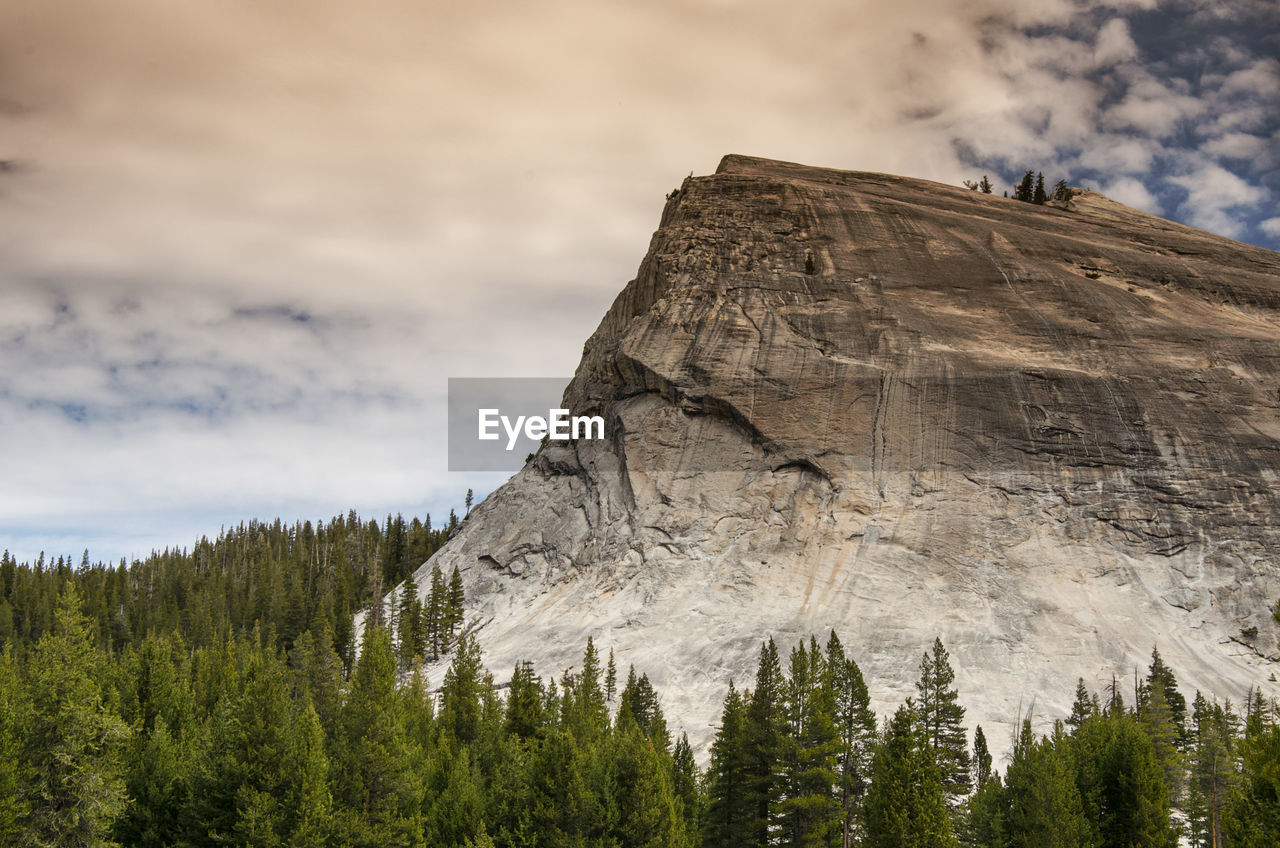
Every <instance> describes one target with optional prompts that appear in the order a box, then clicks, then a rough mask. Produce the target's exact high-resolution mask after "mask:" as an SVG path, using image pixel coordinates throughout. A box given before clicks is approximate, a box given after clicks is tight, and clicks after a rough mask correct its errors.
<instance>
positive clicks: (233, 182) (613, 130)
mask: <svg viewBox="0 0 1280 848" xmlns="http://www.w3.org/2000/svg"><path fill="white" fill-rule="evenodd" d="M1216 8H1218V7H1215V9H1216ZM1221 9H1222V11H1221V14H1218V13H1217V12H1215V17H1213V18H1212V19H1211V20H1210V19H1208V18H1206V19H1205V20H1206V21H1207V23H1206V24H1205V25H1204V26H1205V27H1207V28H1209V29H1211V30H1212V31H1213V32H1214V33H1217V32H1218V29H1214V28H1221V27H1222V26H1225V24H1223V23H1222V22H1223V21H1230V20H1231V19H1232V16H1235V17H1236V18H1238V17H1240V16H1241V15H1258V14H1261V12H1260V11H1259V8H1258V7H1256V6H1250V5H1249V4H1247V3H1244V4H1243V5H1242V4H1241V3H1240V2H1235V3H1223V4H1221ZM1140 10H1146V11H1143V12H1142V14H1141V15H1138V14H1137V12H1138V11H1140ZM1161 15H1162V11H1161V10H1157V9H1155V8H1154V3H1153V2H1152V0H1132V2H1131V0H1112V2H1086V0H975V2H972V3H963V4H959V3H957V4H938V3H936V2H933V0H902V2H899V3H894V4H890V5H887V6H886V5H884V4H873V3H870V2H866V0H862V2H854V3H848V2H836V0H830V2H820V3H814V4H808V5H806V6H805V7H804V9H803V11H797V9H796V8H793V7H791V6H788V5H786V4H784V3H781V2H759V3H737V2H726V1H725V0H694V2H689V0H679V2H677V0H655V2H653V3H648V4H600V3H592V2H587V0H550V2H546V3H540V4H537V5H536V6H534V5H529V4H511V3H501V2H497V0H479V2H478V3H474V4H470V5H457V4H454V5H447V4H444V5H442V4H426V3H412V2H406V0H375V2H373V3H369V4H364V5H361V6H360V7H359V8H356V7H354V6H353V5H352V4H350V3H348V2H340V0H305V2H304V0H278V2H272V3H258V2H252V0H222V2H218V3H204V4H200V3H196V4H190V3H188V4H172V3H170V4H165V3H154V2H151V0H118V2H116V3H114V4H113V6H112V14H111V15H107V16H104V15H102V14H101V10H100V8H99V4H96V3H93V2H90V0H60V2H57V3H34V4H26V5H25V6H24V7H23V8H22V10H21V13H20V14H11V15H9V16H8V18H9V20H7V21H6V26H5V27H4V28H2V29H0V57H2V59H3V71H4V72H3V73H2V74H0V161H3V162H13V163H16V165H15V166H14V167H12V168H8V169H4V170H3V171H0V251H2V252H3V255H4V256H5V262H4V265H3V268H0V424H2V425H3V427H4V430H3V432H4V433H5V439H4V440H3V442H0V465H2V466H3V467H5V468H6V476H5V480H4V482H3V483H0V514H5V515H11V514H12V515H14V516H20V517H21V522H22V526H21V527H19V528H14V527H6V532H11V533H14V534H15V538H16V534H19V533H21V534H22V538H23V539H25V540H28V541H24V542H23V544H24V545H29V544H35V542H34V541H31V540H35V539H37V536H38V533H50V534H53V535H55V536H58V538H64V537H65V538H68V539H69V538H72V537H71V536H69V535H66V534H63V535H58V534H57V533H55V530H56V529H57V528H58V527H59V526H63V525H71V526H75V527H78V528H82V530H81V531H80V532H81V537H80V538H82V540H83V541H85V543H86V544H89V546H90V547H94V548H95V552H97V543H96V542H94V541H93V540H95V539H97V540H100V541H101V544H102V545H103V546H105V550H104V551H103V553H106V554H110V553H112V552H113V551H116V550H118V549H119V545H121V544H122V542H121V541H120V539H121V536H120V530H119V528H121V527H126V526H127V527H131V528H135V530H134V531H132V532H134V533H135V534H136V535H135V536H134V537H133V538H139V539H141V538H146V539H154V538H157V535H155V534H148V533H146V532H144V531H145V528H146V527H148V526H152V527H164V526H169V527H172V528H173V532H174V533H178V532H179V531H181V532H182V533H187V532H189V530H190V528H191V527H193V526H197V525H198V520H197V519H198V517H199V516H201V515H205V516H208V517H209V520H211V521H212V520H213V519H214V518H215V517H216V518H217V520H218V521H222V520H224V518H225V519H226V520H238V519H239V518H240V517H243V516H244V515H245V514H246V513H250V514H263V511H267V512H268V513H271V512H279V513H283V514H285V515H286V516H287V515H290V514H313V513H314V511H316V510H320V511H324V510H342V509H345V508H346V507H347V506H352V505H354V506H357V507H362V508H363V505H366V504H368V505H371V506H373V507H376V508H377V509H386V508H390V507H392V506H394V505H395V504H403V505H405V508H406V509H408V508H418V507H423V506H430V508H432V509H435V510H437V511H439V510H440V509H441V508H443V509H444V511H447V505H448V500H447V498H448V494H447V493H448V492H455V493H456V492H459V491H463V490H465V488H467V487H468V486H469V485H470V486H473V487H474V488H476V489H477V490H481V491H483V490H484V489H485V488H487V487H489V486H491V485H492V484H493V481H492V480H487V481H482V480H479V479H478V478H476V479H473V478H458V477H450V476H448V475H446V474H444V473H443V472H442V471H440V470H438V468H442V467H443V461H442V458H443V455H444V450H443V444H442V434H443V414H442V413H441V414H440V416H439V420H438V422H437V418H436V413H437V411H438V410H437V406H438V405H439V404H440V403H442V397H443V386H444V380H445V378H447V377H449V376H482V375H502V376H507V375H510V376H543V375H564V376H565V377H567V376H568V375H569V374H570V373H571V372H572V370H573V368H574V367H575V366H576V364H577V360H578V357H579V356H580V353H581V345H582V341H583V340H584V339H585V338H586V337H587V336H588V335H589V334H590V332H591V331H592V330H593V329H594V327H595V325H596V323H597V322H598V320H599V318H600V316H601V315H602V314H603V312H604V311H605V309H607V307H608V305H609V303H610V302H611V300H612V299H613V297H614V296H615V295H616V293H617V292H618V290H619V289H621V287H622V286H623V285H624V284H625V283H626V281H627V280H628V279H629V278H630V277H631V276H632V275H633V274H634V272H635V268H636V265H637V263H638V261H639V259H640V257H641V255H642V253H643V251H644V248H645V245H646V244H647V241H648V238H649V235H650V233H651V232H652V231H653V229H654V227H655V226H656V223H657V219H658V215H659V212H660V210H661V206H662V197H663V195H664V194H665V193H666V192H667V191H669V190H670V189H672V188H674V187H675V186H676V185H677V184H678V183H679V181H680V180H681V179H682V178H683V177H684V176H685V175H686V174H687V173H689V172H690V171H693V172H696V173H706V172H709V171H710V170H711V169H712V168H714V166H715V164H716V162H717V161H718V160H719V158H720V156H721V155H723V154H724V153H728V152H743V153H750V154H756V155H763V156H774V157H778V158H783V159H790V160H794V161H803V162H810V163H815V164H825V165H830V166H833V167H846V168H852V169H862V170H880V171H889V172H896V173H904V174H910V175H914V176H920V177H926V178H931V179H937V180H941V181H946V182H951V183H958V182H959V181H960V179H962V178H966V177H972V176H975V171H976V172H978V173H981V172H984V171H985V172H989V173H991V175H992V177H993V179H995V180H996V182H997V183H998V184H999V183H1000V182H1007V181H1009V180H1010V179H1012V178H1014V177H1016V176H1017V175H1019V174H1020V173H1021V172H1022V170H1024V169H1025V168H1027V167H1034V168H1036V169H1037V170H1044V171H1045V173H1046V175H1047V176H1048V175H1063V176H1068V175H1070V176H1072V177H1073V178H1075V179H1076V181H1081V180H1084V179H1088V180H1091V181H1092V182H1093V184H1097V185H1102V186H1104V187H1106V189H1107V190H1109V191H1110V192H1111V193H1112V194H1113V196H1115V197H1117V199H1120V200H1122V201H1123V202H1128V203H1131V204H1133V205H1137V206H1140V207H1142V208H1147V209H1151V210H1155V209H1160V208H1165V209H1172V210H1174V212H1175V213H1176V214H1178V215H1182V216H1184V218H1185V219H1186V220H1189V221H1192V222H1193V223H1197V224H1200V225H1205V226H1211V227H1215V228H1220V229H1219V231H1221V232H1226V233H1230V234H1240V233H1241V232H1244V231H1246V230H1247V227H1246V223H1245V222H1246V219H1247V218H1248V217H1249V215H1251V214H1252V215H1253V217H1254V218H1260V217H1261V216H1260V214H1257V213H1256V211H1251V209H1250V204H1251V203H1252V204H1253V205H1254V206H1255V207H1259V208H1260V207H1262V206H1263V205H1264V204H1265V201H1266V199H1267V198H1268V197H1270V194H1268V193H1267V192H1269V191H1270V190H1271V189H1268V188H1265V187H1257V186H1260V185H1261V183H1260V181H1259V180H1256V179H1253V177H1252V176H1251V173H1252V172H1250V171H1248V169H1249V168H1253V167H1255V163H1257V162H1259V161H1261V160H1260V159H1259V158H1258V157H1256V156H1255V157H1252V158H1249V157H1247V156H1246V155H1245V154H1246V153H1247V151H1248V150H1250V149H1253V148H1252V147H1251V146H1250V145H1254V146H1256V145H1257V144H1258V142H1256V141H1250V139H1262V140H1263V142H1264V146H1265V145H1270V146H1271V147H1272V148H1274V144H1273V142H1274V140H1275V136H1274V135H1273V133H1274V132H1275V121H1274V114H1275V110H1274V109H1273V108H1272V107H1273V106H1274V101H1273V99H1268V98H1274V92H1273V89H1272V88H1269V87H1268V86H1271V85H1272V84H1273V79H1274V76H1275V63H1274V61H1269V60H1267V59H1263V58H1259V57H1261V56H1265V55H1266V54H1265V51H1263V50H1260V49H1258V45H1256V44H1254V43H1252V42H1248V41H1247V39H1245V40H1233V39H1230V38H1225V40H1224V38H1217V39H1215V38H1208V37H1206V39H1205V40H1204V41H1203V43H1202V44H1197V45H1196V46H1195V48H1194V51H1192V52H1194V53H1195V55H1192V53H1191V52H1188V48H1187V47H1186V41H1185V39H1182V38H1178V39H1172V40H1171V41H1168V42H1166V41H1163V40H1162V39H1161V38H1154V37H1153V35H1152V32H1151V31H1150V26H1152V24H1151V22H1152V21H1156V22H1157V23H1158V22H1159V21H1162V20H1164V19H1163V18H1162V17H1161ZM1178 23H1179V24H1180V23H1181V22H1180V21H1179V22H1178ZM1170 26H1172V23H1171V24H1170ZM1254 28H1255V29H1258V30H1261V29H1263V28H1262V27H1254ZM1177 31H1179V32H1180V30H1177ZM1157 35H1159V34H1158V33H1157ZM1169 43H1174V44H1176V45H1177V46H1176V48H1170V47H1168V46H1167V45H1168V44H1169ZM659 47H660V48H661V50H662V53H663V55H664V57H665V58H664V59H663V61H661V62H655V61H653V55H654V51H655V49H657V48H659ZM1195 51H1198V52H1195ZM1184 53H1186V54H1187V55H1186V56H1183V54H1184ZM1196 68H1203V69H1207V70H1206V71H1204V72H1203V73H1200V72H1198V71H1194V69H1196ZM1201 77H1203V80H1202V79H1201ZM1269 109H1271V111H1268V110H1269ZM1269 116H1271V117H1269ZM1193 124H1194V127H1195V128H1197V131H1196V132H1191V131H1190V129H1189V127H1190V126H1191V125H1193ZM1191 136H1194V140H1193V141H1187V138H1188V137H1191ZM1196 144H1199V145H1201V147H1202V149H1201V150H1196V149H1193V146H1194V145H1196ZM1228 165H1229V166H1230V167H1227V166H1228ZM1256 167H1262V166H1256ZM1169 168H1175V169H1177V170H1176V171H1175V173H1176V174H1177V175H1178V180H1179V181H1174V182H1169V181H1167V180H1164V179H1163V175H1164V174H1165V172H1166V171H1167V169H1169ZM1214 169H1217V170H1214ZM1224 175H1226V176H1224ZM1240 175H1243V176H1240ZM1228 177H1233V178H1235V179H1236V180H1237V181H1238V183H1239V185H1234V184H1233V185H1230V186H1228V192H1229V193H1230V198H1225V197H1224V195H1223V194H1221V192H1220V191H1217V190H1215V189H1214V188H1212V187H1213V186H1219V187H1220V186H1222V185H1225V184H1226V182H1225V181H1226V180H1227V178H1228ZM1245 177H1249V179H1248V180H1246V179H1245ZM1241 185H1243V186H1246V187H1247V186H1250V185H1254V186H1255V191H1254V193H1249V192H1247V191H1240V190H1239V188H1240V186H1241ZM1170 188H1173V189H1174V190H1176V191H1177V192H1178V196H1177V197H1172V196H1166V194H1167V190H1168V189H1170ZM1143 192H1145V194H1144V193H1143ZM1183 192H1185V197H1184V196H1183ZM1251 198H1252V199H1251ZM1242 228H1244V229H1242ZM1253 231H1256V232H1261V233H1270V232H1271V230H1269V229H1267V228H1266V227H1265V226H1262V225H1261V224H1259V225H1258V228H1257V229H1256V230H1253ZM433 422H435V423H433ZM437 466H438V467H437ZM249 491H252V492H254V493H256V494H254V495H252V496H250V495H248V494H246V492H249ZM455 499H456V498H455ZM10 511H12V512H10ZM126 513H127V514H126ZM148 517H150V519H151V521H150V524H149V519H148ZM23 528H25V529H23ZM184 540H185V537H184V536H179V537H178V538H172V539H171V541H173V542H182V541H184ZM3 542H4V540H2V539H0V543H3ZM79 547H81V545H76V546H75V548H76V549H78V548H79Z"/></svg>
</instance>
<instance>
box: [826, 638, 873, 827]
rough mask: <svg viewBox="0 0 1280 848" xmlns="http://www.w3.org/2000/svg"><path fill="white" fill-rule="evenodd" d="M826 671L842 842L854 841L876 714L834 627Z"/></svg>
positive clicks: (858, 672) (866, 779)
mask: <svg viewBox="0 0 1280 848" xmlns="http://www.w3.org/2000/svg"><path fill="white" fill-rule="evenodd" d="M826 674H827V676H828V678H829V681H830V682H829V684H828V685H829V686H830V688H831V690H832V692H833V694H834V701H835V703H834V714H833V718H834V722H835V727H836V733H837V735H838V736H839V739H840V746H839V751H838V754H837V774H838V777H837V782H838V789H839V798H840V805H841V807H842V808H843V810H844V816H843V821H842V826H841V830H842V838H841V845H842V846H844V848H849V846H851V845H853V844H854V841H855V840H856V838H857V836H858V833H859V831H860V829H861V822H862V801H863V798H864V797H865V796H866V792H867V785H868V783H869V781H870V779H871V755H872V752H873V751H874V749H875V744H876V717H875V714H874V713H872V712H871V696H870V694H869V693H868V691H867V684H866V681H865V680H863V677H862V670H861V669H859V668H858V664H857V663H856V662H854V661H853V660H852V659H850V658H849V657H847V656H845V652H844V646H843V645H841V644H840V640H839V639H838V638H837V637H836V634H835V631H834V630H833V631H831V635H830V636H829V637H828V639H827V657H826Z"/></svg>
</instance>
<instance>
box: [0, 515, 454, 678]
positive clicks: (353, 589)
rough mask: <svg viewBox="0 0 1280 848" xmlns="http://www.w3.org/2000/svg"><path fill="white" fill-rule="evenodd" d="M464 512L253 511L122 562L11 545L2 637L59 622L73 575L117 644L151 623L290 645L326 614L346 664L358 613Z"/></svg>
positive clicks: (102, 638) (98, 627)
mask: <svg viewBox="0 0 1280 848" xmlns="http://www.w3.org/2000/svg"><path fill="white" fill-rule="evenodd" d="M468 494H469V493H468ZM459 523H460V522H459V519H458V518H457V516H456V515H455V514H454V513H453V512H452V511H451V512H450V513H449V519H448V521H447V522H446V523H445V524H444V526H443V527H439V528H433V527H432V524H431V517H430V516H426V518H425V520H420V519H418V518H416V517H415V518H413V519H411V520H408V521H406V520H405V519H404V517H403V516H400V515H396V516H394V517H392V516H387V517H386V519H385V520H384V521H383V522H382V523H381V524H379V522H377V521H374V520H370V521H365V520H363V519H361V518H360V517H359V516H358V515H356V513H355V512H354V511H352V512H350V513H348V514H347V515H346V516H337V517H335V518H333V519H332V520H330V521H328V522H318V523H316V524H314V525H313V524H312V523H311V522H310V521H305V522H298V523H295V524H292V525H290V524H285V523H283V522H281V521H280V519H276V520H275V521H274V522H270V523H264V522H257V521H254V522H250V523H248V524H241V525H239V526H238V527H233V528H231V529H229V530H224V531H223V532H222V533H220V534H219V535H218V537H217V538H216V539H214V540H212V541H211V540H209V539H208V538H207V537H206V538H201V539H200V541H198V542H196V544H195V545H193V546H192V547H191V548H190V549H185V548H174V549H165V550H164V551H156V552H153V553H152V554H151V555H150V556H148V557H146V558H145V559H141V560H135V561H134V562H132V563H126V562H125V561H124V560H121V561H120V562H119V563H118V564H114V565H113V564H104V563H101V562H99V563H95V564H91V563H90V562H89V554H88V552H87V551H86V552H85V553H84V555H83V557H82V558H81V559H80V562H79V564H74V561H73V560H72V559H71V558H70V557H63V556H60V557H58V558H57V559H56V560H52V559H50V560H46V559H45V557H44V554H41V555H40V556H39V557H38V558H37V559H36V561H35V562H34V563H30V562H27V563H19V562H17V561H16V560H15V559H14V558H13V557H12V556H10V555H9V552H8V551H5V552H4V553H3V554H2V555H0V647H4V646H13V647H14V648H15V649H16V650H18V651H19V652H21V651H22V650H23V649H24V646H29V645H32V644H34V643H35V642H36V641H38V640H39V639H40V638H41V637H42V636H44V635H45V634H46V633H49V632H51V629H52V627H53V625H54V611H55V608H56V606H57V599H58V597H59V595H60V593H61V592H62V591H63V589H64V587H65V586H67V585H74V586H75V587H76V589H77V590H78V594H79V595H80V597H81V598H83V599H84V604H85V613H86V614H87V615H88V617H89V619H90V626H91V628H92V629H93V631H94V637H95V642H96V643H97V644H98V645H100V646H102V647H103V648H104V649H106V650H108V651H110V652H116V651H120V650H122V649H123V648H125V647H126V646H129V645H134V646H136V645H138V644H139V643H140V642H141V641H142V640H143V639H145V638H146V636H147V635H148V634H151V633H173V632H177V633H179V634H181V635H182V637H183V639H184V640H185V641H186V643H187V644H188V645H190V646H192V647H202V646H206V645H214V644H219V643H221V642H223V641H225V640H226V639H228V638H230V637H232V636H234V635H236V634H247V633H249V632H251V631H253V630H254V629H255V628H257V629H258V630H260V631H261V632H263V633H269V634H272V637H273V638H274V639H275V641H276V644H277V647H280V648H283V649H289V648H291V647H292V645H293V643H294V640H295V639H297V638H298V636H299V635H301V634H302V633H303V632H304V631H305V630H307V629H308V627H309V626H310V625H311V623H312V622H313V621H314V620H315V619H316V618H317V616H319V617H323V618H325V619H327V621H328V626H329V627H331V628H332V629H333V641H334V647H335V649H336V650H337V651H338V654H339V656H341V657H342V658H343V659H344V662H346V663H347V664H348V665H349V664H350V662H351V659H352V657H353V655H354V647H355V646H354V643H353V639H354V636H355V634H354V631H353V630H352V614H353V613H354V612H355V611H356V610H358V609H361V608H364V607H366V606H369V605H371V604H372V600H373V598H375V597H382V596H383V595H384V593H385V589H384V586H385V587H391V586H395V585H396V584H398V583H399V582H400V581H402V580H404V578H405V577H407V576H408V575H409V574H411V573H412V572H413V571H414V570H415V569H416V568H417V567H418V566H419V565H421V564H422V563H423V562H425V561H426V560H427V559H428V558H430V556H431V555H432V554H433V553H435V552H436V550H438V549H439V548H440V547H441V546H442V545H443V544H444V543H445V541H446V540H447V539H448V538H449V536H450V535H451V534H452V533H453V532H454V531H456V530H457V528H458V525H459ZM374 606H375V608H377V607H376V605H374ZM455 607H456V604H455ZM442 614H443V607H442V608H441V609H440V610H437V611H436V612H435V613H434V615H435V618H436V619H439V617H440V616H441V615H442ZM452 626H453V627H454V628H456V626H457V623H456V622H454V623H453V624H452ZM446 629H448V628H446ZM450 633H452V630H450ZM437 653H438V652H437Z"/></svg>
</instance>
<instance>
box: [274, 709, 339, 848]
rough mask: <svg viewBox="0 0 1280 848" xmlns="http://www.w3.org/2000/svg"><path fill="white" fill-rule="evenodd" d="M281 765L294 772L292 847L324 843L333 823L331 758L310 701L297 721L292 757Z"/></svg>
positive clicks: (290, 836) (290, 799)
mask: <svg viewBox="0 0 1280 848" xmlns="http://www.w3.org/2000/svg"><path fill="white" fill-rule="evenodd" d="M282 765H284V766H286V767H287V768H290V769H291V770H292V771H293V774H292V775H291V776H290V777H291V779H290V781H289V796H288V801H289V804H288V808H289V811H290V818H291V820H292V821H291V822H290V827H289V830H290V835H289V840H288V844H289V845H290V846H292V848H311V846H315V845H324V844H325V843H326V842H327V841H328V839H329V832H330V828H331V826H332V821H331V817H332V812H333V810H332V807H333V797H332V795H331V794H330V792H329V758H328V756H327V755H326V753H325V736H324V728H323V727H322V726H321V724H320V716H319V715H318V714H317V713H316V711H315V708H314V707H312V706H311V703H310V702H309V701H304V702H303V708H302V712H301V714H300V715H298V717H297V720H296V722H295V724H294V733H293V734H292V739H291V740H290V744H289V759H288V760H287V761H286V762H285V763H282Z"/></svg>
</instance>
